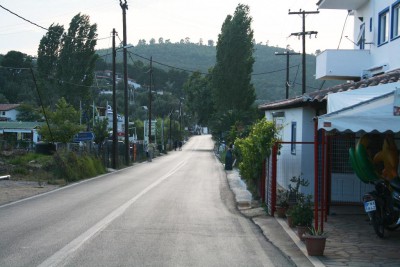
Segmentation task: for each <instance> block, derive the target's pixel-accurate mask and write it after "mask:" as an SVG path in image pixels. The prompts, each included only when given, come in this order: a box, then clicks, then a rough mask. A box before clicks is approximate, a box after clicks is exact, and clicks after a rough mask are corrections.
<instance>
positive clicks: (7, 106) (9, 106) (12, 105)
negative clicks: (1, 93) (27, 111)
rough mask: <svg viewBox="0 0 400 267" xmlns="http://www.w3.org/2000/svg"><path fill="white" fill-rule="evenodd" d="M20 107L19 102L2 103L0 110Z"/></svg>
mask: <svg viewBox="0 0 400 267" xmlns="http://www.w3.org/2000/svg"><path fill="white" fill-rule="evenodd" d="M17 107H19V104H0V111H9V110H12V109H15V108H17Z"/></svg>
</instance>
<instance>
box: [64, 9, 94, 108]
mask: <svg viewBox="0 0 400 267" xmlns="http://www.w3.org/2000/svg"><path fill="white" fill-rule="evenodd" d="M96 32H97V25H96V24H90V21H89V16H87V15H81V14H77V15H76V16H74V17H73V18H72V20H71V23H70V25H69V29H68V32H67V33H64V34H63V36H62V41H61V46H62V48H61V51H60V55H59V58H58V64H57V78H58V79H59V80H60V83H61V93H62V96H63V97H65V99H66V100H67V102H68V103H71V104H72V105H73V106H74V107H75V108H78V107H79V106H80V102H81V101H82V102H83V103H84V104H85V107H87V108H90V107H89V106H90V103H89V102H90V86H91V85H92V83H93V79H94V72H93V70H94V67H95V63H96V59H97V55H96V53H95V46H96V44H97V40H96V37H97V33H96Z"/></svg>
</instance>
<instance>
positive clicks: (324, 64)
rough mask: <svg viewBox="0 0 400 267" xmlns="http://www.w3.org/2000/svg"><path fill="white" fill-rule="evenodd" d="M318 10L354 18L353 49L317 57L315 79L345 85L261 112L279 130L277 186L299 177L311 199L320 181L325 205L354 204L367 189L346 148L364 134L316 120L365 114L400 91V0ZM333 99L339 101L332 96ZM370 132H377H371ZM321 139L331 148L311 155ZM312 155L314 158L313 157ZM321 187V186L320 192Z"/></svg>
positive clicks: (340, 2) (349, 0)
mask: <svg viewBox="0 0 400 267" xmlns="http://www.w3.org/2000/svg"><path fill="white" fill-rule="evenodd" d="M317 6H318V8H319V9H343V10H347V11H348V12H349V15H350V16H351V17H352V18H353V19H354V36H353V40H355V45H354V49H350V50H326V51H323V52H322V53H321V54H319V55H318V56H317V65H316V78H317V79H320V80H342V81H343V83H342V84H340V85H337V86H334V87H330V88H327V89H323V90H319V91H315V92H307V93H305V94H304V95H301V96H297V97H293V98H290V99H285V100H281V101H276V102H272V103H265V104H263V105H260V106H259V109H260V110H263V111H265V116H266V118H267V119H268V120H273V121H275V122H276V123H277V124H279V125H281V126H282V131H281V139H282V141H283V142H284V143H283V144H281V146H280V151H279V154H278V156H277V164H276V181H277V183H278V186H281V187H284V188H287V186H288V184H289V180H290V178H291V177H293V176H298V175H299V174H302V175H303V177H304V178H306V179H308V180H309V182H310V185H309V187H308V188H307V189H304V192H305V193H310V194H313V193H314V192H315V187H314V184H315V182H316V181H318V182H319V192H320V194H321V192H323V191H325V193H323V194H325V195H324V197H323V198H324V201H327V202H329V203H333V202H341V203H357V202H360V201H361V197H362V195H363V194H364V193H365V192H366V191H368V190H370V189H371V187H370V186H369V185H366V184H363V183H362V182H361V181H360V180H359V179H358V178H357V177H356V176H355V174H354V172H353V170H352V168H351V166H350V164H349V160H348V149H349V147H351V146H354V144H355V143H356V142H357V139H358V138H359V137H360V136H361V135H362V134H364V133H366V131H364V129H363V128H362V125H361V126H360V127H361V128H360V127H359V128H357V130H354V131H352V130H351V129H350V128H348V129H342V130H340V131H338V129H336V128H334V127H331V128H330V127H329V126H331V124H330V123H326V125H323V123H322V124H321V125H318V123H316V121H317V120H319V118H320V117H322V118H323V117H324V116H323V115H325V114H327V113H330V112H340V111H341V110H342V109H346V108H347V109H349V107H350V108H352V107H353V106H354V107H356V106H357V108H358V106H360V105H361V104H362V105H363V109H364V110H365V109H368V107H365V106H366V105H368V103H371V102H373V103H375V102H374V101H377V100H375V98H377V99H378V100H379V99H380V98H381V96H386V95H387V94H389V95H390V94H394V91H395V90H396V88H400V38H399V37H400V35H399V30H398V28H399V7H400V1H399V0H321V1H319V2H318V3H317ZM344 92H351V93H347V94H344ZM335 94H337V97H333V96H334V95H335ZM330 114H331V113H330ZM398 118H399V119H400V116H399V117H398ZM392 119H393V118H392ZM395 120H396V121H397V119H396V118H395ZM367 123H368V120H367ZM350 124H351V123H350ZM394 124H397V123H394ZM398 124H400V120H399V121H398ZM324 126H327V127H324ZM369 126H370V125H369ZM388 127H389V128H387V127H385V128H384V129H385V130H384V131H388V130H389V131H390V124H389V126H388ZM321 129H323V130H325V131H322V130H321ZM369 129H371V127H370V128H369ZM341 131H342V132H341ZM372 131H373V132H379V131H377V130H376V129H374V127H373V128H372ZM322 140H324V142H325V141H327V142H329V144H328V145H325V146H324V148H322V146H319V147H318V149H317V150H314V148H315V147H314V145H312V144H310V143H312V142H322ZM300 142H303V143H300ZM305 142H307V144H306V143H305ZM315 152H317V153H318V156H317V157H314V154H315ZM316 158H318V160H317V161H316V160H315V159H316ZM271 173H273V171H272V170H267V174H269V175H271ZM316 173H318V175H317V177H316ZM270 178H271V177H267V179H270ZM268 183H269V181H267V183H266V184H267V185H268ZM321 185H324V187H325V188H324V190H322V191H321ZM268 190H269V189H268V188H267V190H266V191H267V192H268ZM320 196H321V195H320Z"/></svg>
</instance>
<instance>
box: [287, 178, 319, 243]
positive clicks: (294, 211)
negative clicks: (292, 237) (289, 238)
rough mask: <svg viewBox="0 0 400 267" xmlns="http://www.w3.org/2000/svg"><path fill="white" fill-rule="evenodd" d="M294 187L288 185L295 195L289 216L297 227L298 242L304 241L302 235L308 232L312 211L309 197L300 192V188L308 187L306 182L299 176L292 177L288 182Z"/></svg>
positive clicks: (312, 216)
mask: <svg viewBox="0 0 400 267" xmlns="http://www.w3.org/2000/svg"><path fill="white" fill-rule="evenodd" d="M290 181H291V182H292V183H294V184H295V186H294V187H293V186H291V185H289V188H290V191H291V193H292V194H295V195H296V204H295V205H294V206H293V207H290V215H291V218H292V220H293V225H295V226H296V227H297V235H298V236H299V238H300V240H302V241H304V238H303V235H304V234H305V233H306V232H307V231H308V228H309V227H310V226H311V223H312V220H313V218H314V213H313V209H312V207H311V195H305V194H304V193H301V192H300V186H308V184H309V183H308V181H306V180H305V179H304V178H302V177H301V175H300V176H298V177H295V176H294V177H293V178H292V179H291V180H290Z"/></svg>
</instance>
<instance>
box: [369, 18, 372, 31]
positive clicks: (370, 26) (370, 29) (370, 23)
mask: <svg viewBox="0 0 400 267" xmlns="http://www.w3.org/2000/svg"><path fill="white" fill-rule="evenodd" d="M369 32H372V18H369Z"/></svg>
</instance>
